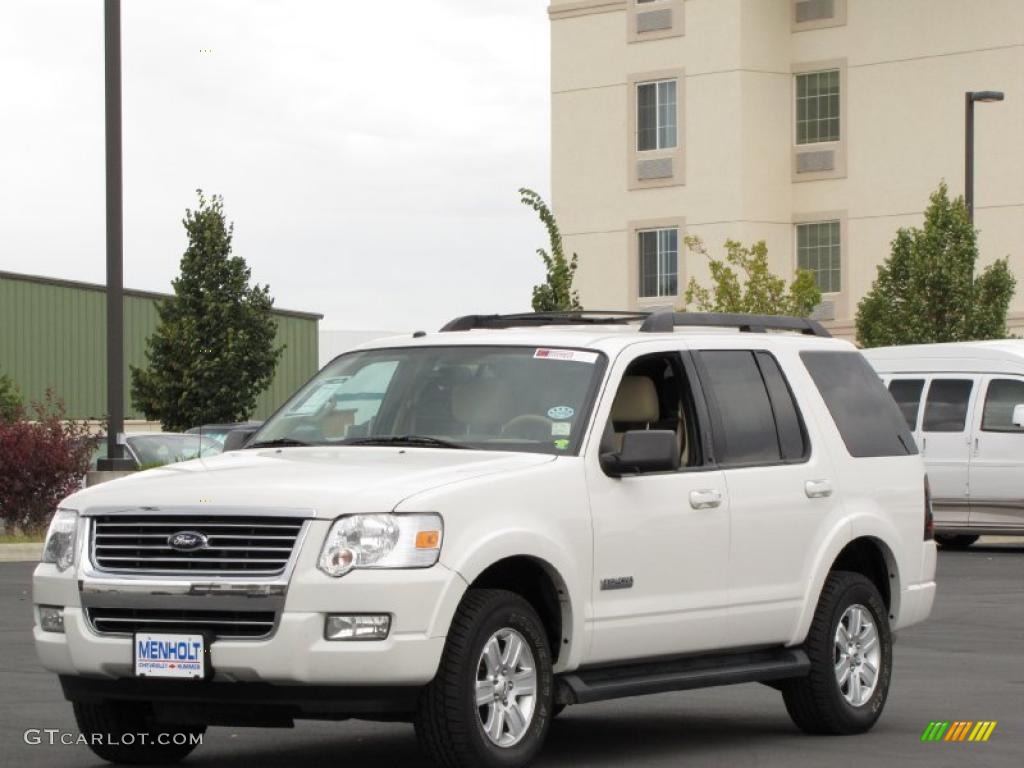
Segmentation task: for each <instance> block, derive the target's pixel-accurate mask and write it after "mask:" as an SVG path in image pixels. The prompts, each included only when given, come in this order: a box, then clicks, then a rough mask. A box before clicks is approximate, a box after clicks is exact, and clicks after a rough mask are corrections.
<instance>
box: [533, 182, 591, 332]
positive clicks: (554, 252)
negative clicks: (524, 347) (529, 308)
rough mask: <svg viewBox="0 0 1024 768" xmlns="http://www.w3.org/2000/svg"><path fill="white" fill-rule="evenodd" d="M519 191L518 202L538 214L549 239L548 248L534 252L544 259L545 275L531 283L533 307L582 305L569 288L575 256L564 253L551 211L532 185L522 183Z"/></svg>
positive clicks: (539, 309) (575, 307) (544, 309)
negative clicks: (527, 187)
mask: <svg viewBox="0 0 1024 768" xmlns="http://www.w3.org/2000/svg"><path fill="white" fill-rule="evenodd" d="M519 195H520V199H521V201H522V203H523V204H524V205H527V206H529V207H530V208H532V209H533V210H535V211H536V212H537V215H538V216H540V220H541V222H542V223H543V224H544V228H545V229H547V231H548V240H549V241H550V246H549V248H550V251H546V250H544V249H543V248H538V249H537V255H539V256H540V257H541V259H542V260H543V261H544V267H545V269H546V270H547V277H546V278H545V280H544V282H543V283H542V284H541V285H535V286H534V287H533V311H534V312H561V311H571V310H581V309H583V305H582V304H580V296H579V293H578V292H577V291H576V290H575V289H574V288H573V280H574V279H575V277H576V268H577V266H578V261H579V256H577V254H575V253H574V254H573V255H572V258H571V259H567V258H566V257H565V250H564V248H563V245H562V233H561V231H559V229H558V222H557V221H555V215H554V214H553V213H552V212H551V208H549V207H548V204H547V203H545V202H544V199H543V198H542V197H541V196H540V195H538V194H537V193H536V192H534V191H533V190H532V189H526V188H525V187H524V188H522V189H520V190H519Z"/></svg>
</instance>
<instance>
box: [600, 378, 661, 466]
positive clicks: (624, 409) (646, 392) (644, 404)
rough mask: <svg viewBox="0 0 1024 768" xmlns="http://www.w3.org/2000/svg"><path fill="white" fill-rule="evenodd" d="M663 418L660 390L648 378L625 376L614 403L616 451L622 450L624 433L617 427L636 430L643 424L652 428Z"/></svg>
mask: <svg viewBox="0 0 1024 768" xmlns="http://www.w3.org/2000/svg"><path fill="white" fill-rule="evenodd" d="M659 418H661V407H660V405H659V404H658V389H657V387H655V386H654V382H653V381H651V380H650V379H649V378H648V377H647V376H623V377H622V382H621V383H620V384H619V391H618V392H616V393H615V400H614V401H613V402H612V413H611V421H612V425H613V427H615V428H616V431H615V437H614V441H615V450H620V449H621V448H622V434H623V433H622V432H619V431H618V429H617V427H618V425H620V424H627V425H629V426H630V427H631V428H633V429H635V428H636V425H638V424H643V425H645V426H647V427H650V426H651V424H654V423H655V422H657V421H658V419H659Z"/></svg>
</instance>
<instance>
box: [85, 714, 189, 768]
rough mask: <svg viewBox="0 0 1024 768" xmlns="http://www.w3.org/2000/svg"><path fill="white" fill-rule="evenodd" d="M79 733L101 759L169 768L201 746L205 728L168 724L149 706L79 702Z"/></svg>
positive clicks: (125, 763) (124, 763)
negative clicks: (156, 719) (160, 719)
mask: <svg viewBox="0 0 1024 768" xmlns="http://www.w3.org/2000/svg"><path fill="white" fill-rule="evenodd" d="M74 707H75V720H76V721H77V723H78V730H79V731H81V732H82V733H83V734H84V735H85V736H86V738H88V740H89V749H91V750H92V751H93V753H94V754H95V755H96V756H97V757H101V758H103V759H104V760H106V761H108V762H111V763H120V764H123V765H166V764H168V763H177V762H178V761H180V760H182V759H184V758H185V757H186V756H187V755H188V754H189V753H190V752H191V751H192V750H193V749H195V748H196V747H197V746H199V743H200V737H201V736H202V734H204V733H205V732H206V726H205V725H165V724H162V723H156V722H155V721H154V720H153V717H152V714H151V710H150V708H149V707H148V706H147V705H145V704H140V703H138V702H128V701H101V702H90V701H76V702H75V703H74ZM161 742H166V743H161Z"/></svg>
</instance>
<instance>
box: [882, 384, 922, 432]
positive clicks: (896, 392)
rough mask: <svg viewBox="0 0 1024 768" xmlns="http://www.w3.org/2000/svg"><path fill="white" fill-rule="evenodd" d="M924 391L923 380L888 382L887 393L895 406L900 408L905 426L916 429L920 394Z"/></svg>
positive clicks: (919, 408)
mask: <svg viewBox="0 0 1024 768" xmlns="http://www.w3.org/2000/svg"><path fill="white" fill-rule="evenodd" d="M923 391H924V379H893V380H892V381H890V382H889V392H890V394H892V399H893V400H895V401H896V405H898V406H899V407H900V411H901V412H902V413H903V418H904V419H906V420H907V426H908V427H910V428H911V429H917V413H918V411H920V410H921V393H922V392H923Z"/></svg>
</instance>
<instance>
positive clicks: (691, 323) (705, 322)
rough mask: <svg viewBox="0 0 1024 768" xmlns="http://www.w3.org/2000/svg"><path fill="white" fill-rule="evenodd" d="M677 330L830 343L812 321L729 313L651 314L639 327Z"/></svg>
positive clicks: (830, 336)
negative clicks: (792, 335)
mask: <svg viewBox="0 0 1024 768" xmlns="http://www.w3.org/2000/svg"><path fill="white" fill-rule="evenodd" d="M679 327H702V328H736V329H737V330H739V331H740V332H743V333H766V332H767V331H798V332H800V333H802V334H804V335H805V336H821V337H822V338H826V339H830V338H832V334H831V333H829V332H828V331H827V330H825V328H824V327H823V326H822V325H821V323H818V322H816V321H814V320H810V319H808V318H804V317H787V316H785V315H743V314H738V313H731V312H653V313H651V314H649V315H648V317H647V318H646V319H645V320H644V321H643V324H642V325H641V326H640V331H641V332H642V333H671V332H672V331H673V330H675V329H676V328H679Z"/></svg>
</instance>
